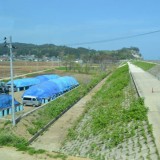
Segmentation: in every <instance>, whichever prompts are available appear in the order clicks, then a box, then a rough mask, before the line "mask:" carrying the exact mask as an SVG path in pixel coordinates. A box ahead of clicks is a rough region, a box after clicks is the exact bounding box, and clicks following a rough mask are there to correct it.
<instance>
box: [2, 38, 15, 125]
mask: <svg viewBox="0 0 160 160" xmlns="http://www.w3.org/2000/svg"><path fill="white" fill-rule="evenodd" d="M4 40H5V45H6V44H7V42H6V41H7V38H6V37H5V38H4ZM6 46H7V47H8V48H9V52H10V74H11V96H12V124H13V126H15V124H16V122H15V106H14V90H13V53H12V48H14V47H13V46H12V37H11V36H10V37H9V42H8V44H7V45H6Z"/></svg>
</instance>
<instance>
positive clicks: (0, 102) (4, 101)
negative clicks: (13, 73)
mask: <svg viewBox="0 0 160 160" xmlns="http://www.w3.org/2000/svg"><path fill="white" fill-rule="evenodd" d="M14 105H15V112H19V111H22V110H23V105H21V104H20V103H19V102H17V101H16V100H14ZM11 113H12V97H11V95H8V94H0V118H2V117H4V116H7V115H9V114H11Z"/></svg>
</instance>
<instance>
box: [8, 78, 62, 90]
mask: <svg viewBox="0 0 160 160" xmlns="http://www.w3.org/2000/svg"><path fill="white" fill-rule="evenodd" d="M58 77H59V76H58V75H41V76H37V77H35V78H23V79H15V80H14V81H13V83H14V91H23V90H27V89H28V88H29V87H31V86H34V85H37V84H40V83H42V82H44V81H47V80H50V79H56V78H58ZM7 86H8V87H9V90H11V81H9V82H8V83H7Z"/></svg>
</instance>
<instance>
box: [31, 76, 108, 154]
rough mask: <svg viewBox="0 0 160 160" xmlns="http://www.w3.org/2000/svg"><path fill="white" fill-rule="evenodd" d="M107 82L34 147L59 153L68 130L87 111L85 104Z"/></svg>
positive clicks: (77, 104)
mask: <svg viewBox="0 0 160 160" xmlns="http://www.w3.org/2000/svg"><path fill="white" fill-rule="evenodd" d="M105 81H106V78H105V79H104V80H102V81H101V82H100V83H99V84H98V85H97V86H96V87H95V88H93V89H92V90H91V91H90V92H89V93H88V94H87V95H86V96H85V97H84V98H82V99H81V100H80V101H79V102H78V103H76V104H75V105H74V106H73V107H72V108H71V109H70V110H69V111H67V112H66V113H65V114H64V115H63V116H62V117H61V118H60V119H58V120H57V121H56V122H55V123H54V124H53V125H52V126H51V127H50V128H49V129H48V130H47V131H46V132H45V133H44V134H43V135H42V136H40V137H39V138H38V139H37V140H36V141H35V142H33V143H32V147H35V148H36V149H45V150H48V151H58V150H59V148H60V146H61V143H62V142H63V140H64V139H65V137H66V135H67V133H68V132H67V131H68V129H69V128H70V127H71V126H72V125H73V124H74V122H75V121H76V120H77V119H78V117H80V115H81V114H82V113H83V111H84V109H85V104H86V103H87V102H88V101H90V100H91V98H92V96H93V95H94V94H95V93H96V92H97V91H98V90H99V89H100V88H101V87H102V85H103V84H104V82H105Z"/></svg>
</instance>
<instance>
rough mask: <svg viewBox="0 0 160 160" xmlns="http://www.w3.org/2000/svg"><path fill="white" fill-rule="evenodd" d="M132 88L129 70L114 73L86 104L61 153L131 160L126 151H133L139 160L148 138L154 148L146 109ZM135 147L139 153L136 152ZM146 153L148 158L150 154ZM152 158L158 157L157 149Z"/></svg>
mask: <svg viewBox="0 0 160 160" xmlns="http://www.w3.org/2000/svg"><path fill="white" fill-rule="evenodd" d="M132 87H133V86H132V85H131V83H130V76H129V71H128V66H127V65H126V66H124V67H121V68H119V69H117V70H116V71H115V72H114V73H113V74H112V76H110V77H109V78H108V80H107V81H106V83H105V84H104V86H103V87H102V89H101V90H100V91H99V92H98V93H97V94H96V95H95V96H94V97H93V99H92V101H91V102H90V103H88V104H87V107H86V108H87V109H86V111H85V113H84V115H83V116H82V117H81V118H80V119H79V120H78V121H77V122H76V124H75V126H74V127H73V128H72V129H70V130H69V134H68V138H67V139H66V141H65V142H64V144H63V147H62V148H61V151H62V152H64V153H66V154H71V155H79V156H84V157H85V156H87V157H88V156H89V157H91V158H94V159H96V160H97V159H101V160H103V159H106V158H107V159H116V158H122V156H123V157H125V158H127V159H130V158H131V157H129V156H130V154H131V153H130V152H129V150H130V149H132V150H133V153H134V154H135V156H137V157H138V156H139V155H140V154H139V153H141V152H142V149H143V147H149V142H148V139H149V137H151V141H152V143H153V144H154V146H155V143H154V138H153V135H152V127H151V125H149V124H148V118H147V108H146V107H145V106H144V101H143V99H141V98H138V97H137V96H135V95H136V94H135V91H134V90H133V88H132ZM141 139H142V140H143V142H142V141H141ZM129 141H131V144H130V145H129ZM141 142H142V143H141ZM132 145H133V147H131V146H132ZM135 146H137V148H138V149H139V150H138V151H137V152H136V150H137V148H136V147H135ZM146 152H147V153H146V156H147V158H150V154H151V152H150V150H149V149H148V150H147V151H146ZM155 155H156V156H157V157H158V153H157V150H156V147H155ZM140 156H144V155H140ZM132 158H133V157H132ZM141 158H142V157H141ZM145 158H146V157H145Z"/></svg>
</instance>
